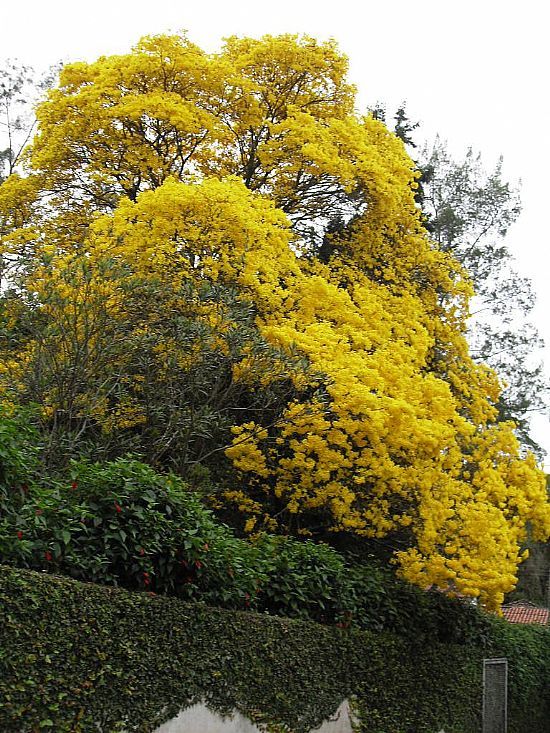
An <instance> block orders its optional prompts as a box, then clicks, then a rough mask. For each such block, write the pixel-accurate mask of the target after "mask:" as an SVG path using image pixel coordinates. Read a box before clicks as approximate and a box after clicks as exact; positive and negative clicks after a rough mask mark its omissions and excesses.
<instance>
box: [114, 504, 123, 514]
mask: <svg viewBox="0 0 550 733" xmlns="http://www.w3.org/2000/svg"><path fill="white" fill-rule="evenodd" d="M115 509H116V511H117V514H120V512H121V511H122V507H121V506H120V504H117V502H116V501H115Z"/></svg>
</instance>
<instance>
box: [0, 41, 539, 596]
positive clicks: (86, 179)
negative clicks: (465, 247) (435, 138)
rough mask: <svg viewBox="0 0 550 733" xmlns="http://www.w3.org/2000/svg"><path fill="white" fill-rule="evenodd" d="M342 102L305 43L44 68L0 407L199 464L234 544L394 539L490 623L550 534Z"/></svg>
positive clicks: (428, 261)
mask: <svg viewBox="0 0 550 733" xmlns="http://www.w3.org/2000/svg"><path fill="white" fill-rule="evenodd" d="M354 104H355V100H354V90H353V88H352V87H351V86H350V85H349V84H348V83H347V81H346V60H345V58H344V57H342V56H341V55H340V54H339V52H338V50H337V48H336V47H335V45H334V44H333V43H325V44H320V43H317V42H315V41H314V40H312V39H310V38H297V37H294V36H281V37H276V38H275V37H269V36H268V37H265V38H263V39H261V40H252V39H236V38H232V39H229V40H228V41H227V42H226V45H225V46H224V48H223V49H222V51H221V52H220V53H218V54H213V55H208V54H205V53H204V52H203V51H201V50H200V49H199V48H197V47H196V46H194V45H193V44H191V43H190V42H189V41H188V40H187V39H186V38H182V37H165V36H161V37H154V38H146V39H144V40H142V41H141V42H140V43H139V44H138V46H137V47H136V48H135V49H134V51H133V52H132V53H130V54H127V55H125V56H113V57H109V58H101V59H99V60H98V61H96V62H95V63H92V64H85V63H78V64H72V65H69V66H67V67H65V69H64V70H63V71H62V72H61V75H60V79H59V85H58V87H57V88H56V89H54V90H52V91H51V92H50V93H49V97H48V99H47V101H46V102H45V103H44V104H43V105H42V106H41V107H40V108H39V110H38V123H39V126H38V134H37V136H36V138H35V140H34V142H33V144H32V146H31V148H30V149H29V151H28V153H27V171H26V174H25V175H24V176H22V177H19V176H12V177H10V178H8V179H7V181H6V182H5V183H4V184H2V186H0V237H1V241H2V263H3V269H4V272H3V277H4V279H6V280H7V282H8V283H9V284H10V288H8V289H6V290H5V291H4V293H3V311H2V318H3V329H4V333H5V334H6V336H7V337H6V338H5V339H4V342H5V343H4V345H3V349H2V365H1V367H0V387H1V390H2V394H3V399H4V401H12V402H16V401H19V402H25V401H27V402H28V401H33V402H38V403H39V404H40V405H41V408H42V413H43V420H44V424H45V427H46V429H47V430H48V431H49V434H50V435H53V434H55V433H56V431H57V433H59V432H61V433H62V434H63V435H65V436H70V440H71V441H72V443H74V445H75V446H77V447H78V444H79V441H84V440H87V441H91V442H92V443H94V444H95V445H96V446H98V450H103V451H104V452H105V454H106V455H112V453H113V451H114V452H116V451H117V450H119V451H121V450H129V449H137V450H140V452H145V453H146V454H147V456H148V458H149V460H151V461H152V462H154V463H156V464H160V465H164V466H172V467H176V468H177V470H179V471H181V472H183V473H185V472H189V470H190V468H191V467H193V466H196V465H208V466H209V467H210V469H211V471H212V472H213V475H214V476H215V478H216V480H217V494H216V498H217V501H218V502H220V503H221V505H222V506H228V507H233V508H236V509H237V511H239V512H240V513H241V514H242V520H243V523H244V524H245V528H246V529H247V530H248V531H258V530H261V529H262V528H265V527H267V528H270V529H274V528H275V529H277V530H279V531H285V532H289V531H290V532H295V533H306V534H307V533H313V534H316V533H325V535H326V532H330V531H338V532H340V531H344V532H350V533H353V534H355V535H359V536H363V537H365V538H367V539H368V538H373V539H376V540H385V541H388V542H389V543H390V544H391V543H392V542H393V543H394V544H395V548H396V549H395V553H394V556H395V561H396V562H397V563H398V565H399V568H400V572H401V574H402V575H403V576H404V577H406V578H408V579H409V580H411V581H413V582H415V583H417V584H419V585H421V586H424V587H428V586H431V585H436V586H438V587H440V588H442V589H448V590H457V591H460V592H462V593H465V594H468V595H471V596H476V597H480V598H481V600H482V602H483V603H485V604H486V605H488V606H490V607H495V606H497V605H498V604H499V602H500V601H501V600H502V598H503V594H504V593H505V592H506V591H508V590H510V589H511V588H512V587H513V585H514V582H515V574H516V568H517V564H518V562H519V561H520V559H521V546H522V542H523V541H524V539H525V536H526V532H527V528H528V526H529V527H531V529H532V531H533V533H534V535H535V536H539V537H541V538H542V537H544V536H547V535H548V534H550V509H549V506H548V500H547V494H546V489H545V484H544V477H543V474H542V472H541V471H540V470H539V469H538V468H537V466H536V464H535V461H534V459H533V457H532V456H527V457H521V456H520V455H519V451H518V445H517V441H516V439H515V438H514V436H513V426H512V425H510V424H508V423H498V422H497V419H496V417H497V414H496V410H495V403H496V401H497V399H498V395H499V389H500V388H499V384H498V379H497V378H496V376H495V374H494V373H492V372H491V371H490V370H489V369H486V368H484V367H482V366H479V365H475V364H474V363H473V361H472V360H471V358H470V355H469V353H468V348H467V344H466V341H465V339H464V332H465V321H466V318H467V315H468V310H467V308H468V298H469V296H470V295H471V289H470V285H469V283H468V281H467V278H466V277H465V276H464V273H463V272H462V271H461V268H460V267H459V265H458V264H457V263H456V262H455V261H454V260H453V259H452V258H451V257H449V256H448V255H446V254H444V253H442V252H441V251H440V250H439V249H438V248H437V247H436V246H435V245H434V244H433V243H432V242H431V241H430V240H429V238H428V235H427V233H426V231H425V230H424V228H423V226H422V222H421V219H420V216H419V212H418V209H417V207H416V205H415V201H414V192H415V188H416V180H415V174H414V172H413V171H414V166H413V164H412V162H411V160H410V159H409V158H408V156H407V154H406V152H405V150H404V147H403V145H402V143H401V141H400V140H399V139H397V138H396V137H395V135H393V134H391V133H390V132H389V131H388V130H387V129H386V127H385V126H384V125H383V124H382V123H381V122H379V121H377V120H375V119H373V118H372V117H370V116H368V117H361V116H359V115H357V114H356V113H355V111H354Z"/></svg>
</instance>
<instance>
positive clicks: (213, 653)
mask: <svg viewBox="0 0 550 733" xmlns="http://www.w3.org/2000/svg"><path fill="white" fill-rule="evenodd" d="M0 607H1V609H2V617H3V620H4V623H3V624H2V626H1V627H0V650H1V656H0V701H1V702H2V704H1V705H0V730H6V731H8V730H10V731H11V730H17V731H18V733H31V732H32V733H34V731H36V730H39V729H40V726H42V728H43V729H45V730H52V731H56V733H68V732H69V731H72V732H73V733H88V731H89V732H90V733H91V732H92V731H93V732H94V733H96V732H97V731H99V732H100V733H114V732H115V731H121V730H122V729H124V730H126V731H128V733H131V732H132V731H136V732H137V731H139V732H140V733H147V732H148V731H153V730H154V729H155V727H156V726H158V725H159V724H160V723H162V722H163V721H165V720H168V719H170V718H171V717H174V716H175V715H177V713H178V712H179V711H180V709H182V708H184V707H187V706H188V705H191V704H193V703H194V702H198V701H200V700H203V701H205V702H206V703H207V705H208V706H209V707H210V708H212V709H214V710H217V711H219V712H222V713H223V712H228V711H229V710H231V709H234V708H236V709H238V710H240V711H241V712H242V713H243V714H244V715H246V716H248V717H249V718H250V719H251V720H254V721H257V722H260V723H264V724H266V725H268V727H270V728H271V730H275V729H276V727H277V726H278V730H281V729H283V730H285V731H287V732H289V733H292V732H294V733H305V731H308V730H310V729H312V728H314V727H316V726H318V725H319V724H320V722H321V721H322V720H323V719H326V718H327V717H328V716H329V715H331V714H332V713H334V711H335V710H336V708H337V707H338V705H339V704H340V703H341V701H342V700H343V699H344V698H348V699H351V700H352V702H353V705H354V708H355V709H356V711H357V713H358V714H359V715H360V717H361V721H362V722H361V726H360V730H361V731H364V733H410V731H415V733H436V732H437V731H440V730H441V729H442V728H443V729H444V730H445V731H447V732H448V733H478V731H479V730H480V709H481V669H482V658H483V657H484V656H488V655H494V656H497V655H498V656H501V655H502V656H506V657H508V659H509V663H510V680H511V682H510V699H509V705H510V724H509V731H510V733H546V731H547V726H546V723H547V720H548V717H545V716H548V714H549V713H550V709H549V702H550V700H549V695H548V687H547V684H546V681H547V679H548V678H547V677H545V675H546V674H547V672H548V659H549V654H548V652H549V651H550V647H549V636H550V635H549V634H548V631H547V630H546V629H532V628H522V629H518V628H516V627H511V626H507V625H505V623H504V622H500V621H498V620H495V622H494V623H493V624H492V631H491V634H492V639H491V642H490V645H489V646H488V647H486V648H485V649H483V648H482V647H479V646H475V645H443V644H440V643H437V642H435V641H433V640H423V641H422V643H418V641H417V640H415V639H414V637H413V638H412V639H408V640H407V639H406V638H405V637H400V636H396V635H395V636H394V635H390V634H379V633H372V632H365V631H354V630H348V631H343V630H340V629H334V628H332V629H331V628H329V627H326V626H320V625H317V624H314V623H311V622H306V621H300V620H294V621H292V620H284V619H276V618H272V617H268V616H264V615H258V614H254V613H246V614H245V613H239V612H234V611H227V610H220V609H217V610H216V609H212V608H207V607H206V606H203V605H201V604H196V603H195V604H187V603H184V602H182V601H179V600H177V599H169V598H163V597H161V596H150V595H148V594H145V593H128V592H125V591H121V590H116V589H112V588H102V587H100V586H94V585H89V584H81V583H78V582H75V581H72V580H69V579H64V578H53V577H51V576H48V575H43V574H39V573H34V572H28V571H21V570H14V569H12V568H6V567H3V568H2V572H1V573H0Z"/></svg>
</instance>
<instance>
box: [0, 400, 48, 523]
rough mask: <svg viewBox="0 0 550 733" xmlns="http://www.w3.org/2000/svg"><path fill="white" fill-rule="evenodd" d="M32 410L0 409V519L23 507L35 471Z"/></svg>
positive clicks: (36, 446)
mask: <svg viewBox="0 0 550 733" xmlns="http://www.w3.org/2000/svg"><path fill="white" fill-rule="evenodd" d="M33 417H34V416H33V413H32V411H31V410H25V409H19V410H18V411H8V410H7V409H6V408H5V407H2V406H1V405H0V516H1V514H3V513H4V512H6V511H8V510H11V511H15V510H16V509H17V508H18V507H19V506H20V505H21V503H23V501H24V498H25V494H26V492H27V491H28V487H27V483H26V482H27V481H29V480H30V479H31V478H32V477H33V474H34V473H35V472H36V470H37V468H38V457H39V453H40V449H39V433H38V430H37V429H36V428H35V427H34V425H33V423H32V420H33Z"/></svg>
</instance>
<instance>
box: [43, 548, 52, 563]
mask: <svg viewBox="0 0 550 733" xmlns="http://www.w3.org/2000/svg"><path fill="white" fill-rule="evenodd" d="M44 558H45V559H46V560H47V562H51V561H52V553H51V552H50V551H49V550H46V552H45V553H44Z"/></svg>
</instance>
